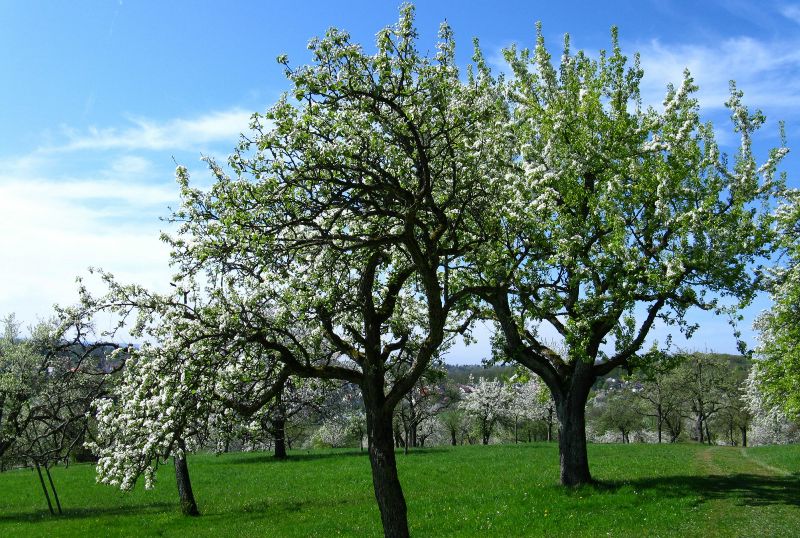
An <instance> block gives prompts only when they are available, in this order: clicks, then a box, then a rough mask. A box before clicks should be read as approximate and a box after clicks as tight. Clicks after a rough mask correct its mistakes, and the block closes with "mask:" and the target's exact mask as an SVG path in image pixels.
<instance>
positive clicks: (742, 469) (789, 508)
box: [694, 446, 800, 537]
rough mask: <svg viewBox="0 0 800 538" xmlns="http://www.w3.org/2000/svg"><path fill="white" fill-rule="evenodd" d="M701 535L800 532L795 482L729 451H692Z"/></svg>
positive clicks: (741, 452) (739, 452)
mask: <svg viewBox="0 0 800 538" xmlns="http://www.w3.org/2000/svg"><path fill="white" fill-rule="evenodd" d="M694 463H695V466H696V469H697V471H698V475H700V477H701V478H700V479H699V480H698V490H699V491H698V493H699V494H700V495H701V496H702V497H703V499H704V502H703V504H702V510H701V513H700V514H698V515H699V516H700V518H701V526H702V527H705V528H704V529H702V530H701V529H697V530H698V531H700V532H698V534H699V535H704V536H742V537H744V536H759V537H766V536H793V535H796V534H795V533H796V532H797V529H798V528H800V503H799V501H800V495H798V493H800V492H798V487H799V486H800V484H798V480H797V478H796V477H792V476H791V475H790V474H787V473H786V472H785V471H783V470H782V469H777V468H775V467H771V466H769V465H766V464H763V463H761V462H758V461H756V460H754V459H752V458H750V457H748V456H747V453H746V451H744V450H742V449H739V448H733V447H718V446H714V447H708V448H705V449H702V450H699V451H698V452H697V455H696V456H695V462H694Z"/></svg>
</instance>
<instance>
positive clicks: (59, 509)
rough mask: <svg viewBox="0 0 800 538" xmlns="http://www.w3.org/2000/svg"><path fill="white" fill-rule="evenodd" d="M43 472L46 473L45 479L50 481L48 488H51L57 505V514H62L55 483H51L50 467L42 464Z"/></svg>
mask: <svg viewBox="0 0 800 538" xmlns="http://www.w3.org/2000/svg"><path fill="white" fill-rule="evenodd" d="M44 472H45V473H47V480H48V481H49V482H50V489H52V490H53V498H54V499H55V500H56V506H57V507H58V515H62V514H63V513H64V512H62V511H61V501H59V500H58V492H57V491H56V485H55V484H54V483H53V477H52V476H50V468H49V467H48V466H47V465H45V466H44ZM40 474H41V473H40Z"/></svg>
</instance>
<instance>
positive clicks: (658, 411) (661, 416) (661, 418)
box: [656, 404, 664, 444]
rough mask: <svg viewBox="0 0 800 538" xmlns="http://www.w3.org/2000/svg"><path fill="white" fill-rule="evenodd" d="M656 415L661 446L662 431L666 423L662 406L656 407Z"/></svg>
mask: <svg viewBox="0 0 800 538" xmlns="http://www.w3.org/2000/svg"><path fill="white" fill-rule="evenodd" d="M656 414H657V415H658V419H657V422H658V443H659V444H661V429H662V425H663V423H664V413H663V412H662V410H661V404H658V405H657V406H656Z"/></svg>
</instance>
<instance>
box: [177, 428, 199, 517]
mask: <svg viewBox="0 0 800 538" xmlns="http://www.w3.org/2000/svg"><path fill="white" fill-rule="evenodd" d="M178 449H179V450H178V453H176V455H175V456H174V457H173V460H175V480H176V482H177V484H178V497H179V498H180V502H181V513H182V514H183V515H185V516H199V515H200V511H199V510H198V509H197V502H196V501H195V500H194V492H193V491H192V482H191V480H189V466H188V464H187V463H186V445H185V444H184V442H183V440H182V439H181V440H179V441H178Z"/></svg>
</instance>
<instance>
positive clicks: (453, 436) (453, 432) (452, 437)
mask: <svg viewBox="0 0 800 538" xmlns="http://www.w3.org/2000/svg"><path fill="white" fill-rule="evenodd" d="M450 443H451V444H452V445H453V446H456V445H457V444H458V439H457V438H456V430H454V429H451V430H450Z"/></svg>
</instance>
